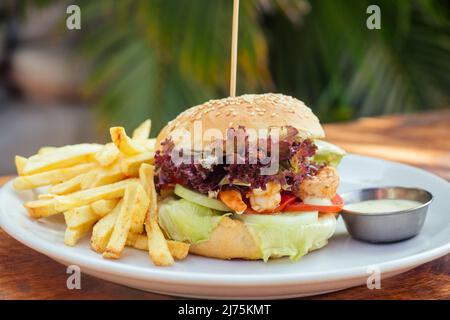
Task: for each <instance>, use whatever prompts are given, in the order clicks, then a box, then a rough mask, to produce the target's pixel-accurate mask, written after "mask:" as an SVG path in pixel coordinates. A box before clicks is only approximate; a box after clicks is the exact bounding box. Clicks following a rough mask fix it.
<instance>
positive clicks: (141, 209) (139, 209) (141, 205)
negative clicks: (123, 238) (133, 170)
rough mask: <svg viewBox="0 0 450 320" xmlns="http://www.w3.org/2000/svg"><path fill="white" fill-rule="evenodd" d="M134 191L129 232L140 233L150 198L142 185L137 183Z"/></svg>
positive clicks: (142, 230) (142, 229)
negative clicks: (134, 196) (134, 197)
mask: <svg viewBox="0 0 450 320" xmlns="http://www.w3.org/2000/svg"><path fill="white" fill-rule="evenodd" d="M136 192H137V196H136V199H135V202H134V203H133V208H132V215H131V228H130V232H134V233H142V232H144V221H145V215H146V214H147V211H148V207H149V205H150V199H149V197H148V196H147V193H146V192H145V190H144V188H143V187H142V185H141V184H139V183H138V184H137V190H136Z"/></svg>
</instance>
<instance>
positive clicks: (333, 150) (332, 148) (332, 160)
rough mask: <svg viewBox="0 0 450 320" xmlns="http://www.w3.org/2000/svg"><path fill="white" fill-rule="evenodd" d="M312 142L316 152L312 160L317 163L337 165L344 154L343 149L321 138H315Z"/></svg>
mask: <svg viewBox="0 0 450 320" xmlns="http://www.w3.org/2000/svg"><path fill="white" fill-rule="evenodd" d="M314 144H315V145H316V146H317V151H316V154H315V155H314V156H313V158H312V160H313V161H314V162H318V163H324V162H326V163H328V164H330V165H331V166H333V167H337V166H338V165H339V163H340V162H341V160H342V158H343V157H344V156H345V155H346V152H345V151H344V149H342V148H340V147H338V146H336V145H334V144H332V143H329V142H325V141H322V140H315V141H314Z"/></svg>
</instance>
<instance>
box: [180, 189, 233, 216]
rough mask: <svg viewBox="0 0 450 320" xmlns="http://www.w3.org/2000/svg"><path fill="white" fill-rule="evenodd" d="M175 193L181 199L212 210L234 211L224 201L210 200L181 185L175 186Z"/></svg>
mask: <svg viewBox="0 0 450 320" xmlns="http://www.w3.org/2000/svg"><path fill="white" fill-rule="evenodd" d="M174 192H175V194H176V195H177V196H179V197H180V198H183V199H186V200H188V201H191V202H193V203H196V204H199V205H201V206H204V207H207V208H211V209H214V210H218V211H227V212H230V211H232V210H231V209H230V208H228V207H227V206H226V205H225V204H224V203H223V202H222V201H220V200H217V199H211V198H208V197H207V196H205V195H203V194H201V193H198V192H196V191H192V190H189V189H187V188H185V187H183V186H181V185H179V184H177V185H176V186H175V190H174Z"/></svg>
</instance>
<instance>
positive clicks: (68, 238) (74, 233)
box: [64, 222, 94, 246]
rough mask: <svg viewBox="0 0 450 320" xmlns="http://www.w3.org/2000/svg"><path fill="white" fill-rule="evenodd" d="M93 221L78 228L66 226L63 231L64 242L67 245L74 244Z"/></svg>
mask: <svg viewBox="0 0 450 320" xmlns="http://www.w3.org/2000/svg"><path fill="white" fill-rule="evenodd" d="M93 224H94V222H92V223H90V224H86V225H83V226H81V227H79V228H69V227H67V228H66V231H65V233H64V243H65V244H66V245H68V246H74V245H76V244H77V242H78V240H80V239H81V237H82V236H84V235H85V234H86V233H87V232H88V231H89V230H90V229H91V227H92V225H93Z"/></svg>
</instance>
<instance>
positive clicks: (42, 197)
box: [38, 193, 56, 200]
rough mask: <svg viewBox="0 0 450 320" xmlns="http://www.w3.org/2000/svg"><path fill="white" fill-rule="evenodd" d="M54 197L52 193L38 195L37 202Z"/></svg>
mask: <svg viewBox="0 0 450 320" xmlns="http://www.w3.org/2000/svg"><path fill="white" fill-rule="evenodd" d="M55 196H56V195H55V194H53V193H41V194H39V195H38V199H39V200H45V199H53V198H54V197H55Z"/></svg>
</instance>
